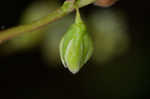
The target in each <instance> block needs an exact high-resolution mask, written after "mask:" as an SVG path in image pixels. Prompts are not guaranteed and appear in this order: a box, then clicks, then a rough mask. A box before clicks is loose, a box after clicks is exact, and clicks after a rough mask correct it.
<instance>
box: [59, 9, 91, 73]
mask: <svg viewBox="0 0 150 99" xmlns="http://www.w3.org/2000/svg"><path fill="white" fill-rule="evenodd" d="M59 47H60V57H61V60H62V62H63V65H64V66H65V67H66V68H68V69H69V70H70V71H71V72H72V73H74V74H75V73H77V72H78V71H79V70H80V69H81V67H82V66H83V65H84V64H85V63H86V62H87V61H88V59H89V58H90V56H91V54H92V51H93V45H92V40H91V38H90V36H89V35H88V33H87V30H86V26H85V24H84V23H83V21H82V19H81V18H80V14H79V11H78V10H77V13H76V19H75V23H74V24H72V25H71V27H70V28H69V30H68V31H67V33H66V34H65V35H64V37H63V38H62V40H61V42H60V46H59Z"/></svg>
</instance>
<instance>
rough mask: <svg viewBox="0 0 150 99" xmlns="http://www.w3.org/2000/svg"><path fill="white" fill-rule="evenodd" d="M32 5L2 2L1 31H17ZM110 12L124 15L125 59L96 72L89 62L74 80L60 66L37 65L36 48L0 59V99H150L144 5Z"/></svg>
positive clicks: (132, 0) (123, 4) (21, 0)
mask: <svg viewBox="0 0 150 99" xmlns="http://www.w3.org/2000/svg"><path fill="white" fill-rule="evenodd" d="M31 2H32V0H1V1H0V27H3V26H4V27H5V28H6V29H7V28H9V27H12V26H14V25H17V24H18V19H19V16H20V14H21V12H22V10H23V9H24V8H25V7H26V6H27V5H28V4H29V3H31ZM61 2H63V0H61ZM114 7H116V8H117V7H118V8H121V9H123V10H124V11H125V12H126V13H127V16H128V19H129V20H128V22H129V28H130V34H129V36H130V38H131V47H130V49H129V52H128V53H127V54H126V55H124V56H122V57H121V58H118V59H115V60H113V61H111V62H110V63H107V64H101V65H102V67H96V65H98V64H94V63H93V62H92V61H90V62H89V63H88V64H87V66H85V67H83V69H82V70H81V71H80V72H79V73H78V74H77V75H72V74H71V73H70V72H69V71H68V70H65V69H64V68H63V66H62V65H60V66H58V68H48V66H47V64H45V63H44V61H43V60H42V59H41V54H40V53H39V50H38V48H35V49H32V50H29V51H27V52H24V53H17V54H13V55H10V56H1V55H0V98H1V99H7V98H15V99H60V98H62V99H83V98H84V99H107V98H108V99H148V97H149V94H150V92H149V91H150V89H149V87H150V77H149V72H150V70H149V69H150V68H149V66H150V62H149V61H150V53H149V51H150V48H149V45H150V44H149V36H150V33H149V28H150V23H149V13H150V7H149V3H148V0H145V1H141V0H120V1H119V2H118V3H116V4H115V5H114ZM95 8H97V7H95V6H93V5H89V6H87V7H85V8H82V11H83V12H90V11H92V10H94V9H95ZM100 9H102V8H100ZM86 15H88V14H86ZM51 65H56V64H53V63H51ZM110 65H111V66H110ZM104 67H105V68H104ZM113 68H115V70H114V69H113ZM98 69H100V71H101V72H99V71H97V70H98Z"/></svg>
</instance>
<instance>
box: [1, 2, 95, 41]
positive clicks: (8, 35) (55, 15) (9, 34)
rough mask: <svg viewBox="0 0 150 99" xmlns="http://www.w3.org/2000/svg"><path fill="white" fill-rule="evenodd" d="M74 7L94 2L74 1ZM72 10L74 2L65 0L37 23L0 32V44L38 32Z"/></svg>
mask: <svg viewBox="0 0 150 99" xmlns="http://www.w3.org/2000/svg"><path fill="white" fill-rule="evenodd" d="M76 1H77V2H76V5H78V7H83V6H86V5H88V4H91V3H93V2H95V1H96V0H76ZM73 10H74V0H66V1H65V2H64V4H63V6H62V7H61V8H60V9H57V10H56V11H54V12H52V13H50V14H48V15H47V16H46V17H43V18H41V19H40V20H38V21H34V22H33V23H31V24H26V25H20V26H17V27H13V28H10V29H7V30H3V31H0V44H1V43H2V42H4V41H7V40H10V39H12V38H14V37H16V36H18V35H20V34H23V33H29V32H32V31H34V30H38V29H40V28H42V27H44V26H46V25H48V24H50V23H52V22H54V21H56V20H58V19H60V18H61V17H63V16H65V15H67V14H69V13H70V12H72V11H73Z"/></svg>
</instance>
